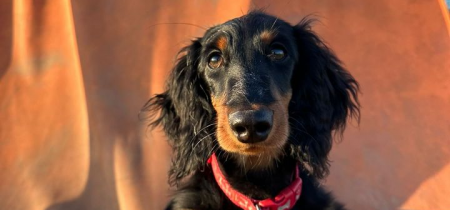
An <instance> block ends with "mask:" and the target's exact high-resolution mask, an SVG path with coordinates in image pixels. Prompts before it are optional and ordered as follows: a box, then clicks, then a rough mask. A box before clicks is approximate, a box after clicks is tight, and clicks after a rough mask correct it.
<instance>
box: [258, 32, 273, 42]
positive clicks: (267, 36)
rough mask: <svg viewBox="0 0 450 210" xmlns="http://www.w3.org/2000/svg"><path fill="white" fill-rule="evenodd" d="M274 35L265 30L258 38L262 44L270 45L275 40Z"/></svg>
mask: <svg viewBox="0 0 450 210" xmlns="http://www.w3.org/2000/svg"><path fill="white" fill-rule="evenodd" d="M275 35H276V33H275V32H274V31H268V30H265V31H263V32H262V33H261V34H259V38H260V39H261V41H262V42H263V43H264V44H266V45H270V44H271V43H272V41H273V39H274V38H275Z"/></svg>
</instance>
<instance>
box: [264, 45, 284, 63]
mask: <svg viewBox="0 0 450 210" xmlns="http://www.w3.org/2000/svg"><path fill="white" fill-rule="evenodd" d="M267 56H269V58H271V59H272V60H281V59H283V58H284V57H285V56H286V50H285V49H284V47H283V46H281V45H278V44H275V45H272V47H271V48H270V52H269V54H268V55H267Z"/></svg>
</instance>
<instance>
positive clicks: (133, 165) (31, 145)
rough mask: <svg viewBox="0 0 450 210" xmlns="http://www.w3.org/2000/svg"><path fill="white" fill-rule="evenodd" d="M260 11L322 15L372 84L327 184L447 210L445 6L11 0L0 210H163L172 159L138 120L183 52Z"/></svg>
mask: <svg viewBox="0 0 450 210" xmlns="http://www.w3.org/2000/svg"><path fill="white" fill-rule="evenodd" d="M250 8H266V10H267V11H268V12H269V13H272V14H275V15H278V16H280V17H282V18H284V19H286V20H288V21H290V22H291V23H295V22H297V21H299V20H300V19H301V18H302V17H303V16H305V15H308V14H315V15H316V16H317V17H318V18H319V19H320V20H321V23H318V24H317V25H316V27H315V30H316V31H317V32H318V33H319V34H320V35H321V36H322V37H323V38H324V39H325V40H326V41H327V42H328V43H329V45H330V46H331V47H332V48H333V49H334V50H335V51H336V53H337V54H338V56H339V57H340V58H341V59H342V60H343V62H344V63H345V64H346V66H347V68H348V69H349V70H350V71H351V72H352V74H353V75H354V76H355V77H356V78H357V80H358V81H359V82H360V83H361V86H362V96H361V103H362V107H363V108H362V120H361V124H360V126H359V127H356V126H351V125H350V126H348V129H347V132H346V133H345V136H344V140H343V142H340V143H338V144H335V147H334V149H333V151H332V156H331V159H332V160H333V163H332V168H331V175H330V176H329V178H328V179H327V180H326V181H325V182H324V184H325V185H327V186H328V187H329V188H330V189H332V190H333V191H334V193H335V195H336V196H337V197H338V198H339V199H340V200H341V201H343V202H344V203H346V204H347V206H348V207H349V208H350V209H377V210H378V209H426V210H446V209H450V199H448V198H447V197H448V195H450V179H449V178H448V177H450V147H449V146H448V144H449V142H450V112H449V109H450V108H449V107H450V82H449V80H450V59H449V58H450V21H449V18H448V12H447V9H446V8H445V5H444V2H443V1H441V0H417V1H390V0H377V1H375V0H374V1H360V0H345V1H344V0H339V1H331V0H329V1H314V0H300V1H279V2H274V1H268V0H256V1H244V0H242V1H233V3H232V4H231V3H229V1H220V0H218V1H211V0H199V1H181V0H174V1H144V0H126V1H125V0H122V1H104V0H103V1H102V0H99V1H89V0H77V1H68V0H58V1H52V0H38V1H26V0H14V1H13V0H4V1H1V2H0V28H1V30H0V55H1V56H0V209H46V210H60V209H61V210H62V209H64V210H65V209H95V210H97V209H108V210H109V209H127V210H128V209H161V208H163V206H164V204H165V202H166V201H167V199H168V195H169V192H168V185H167V181H166V179H167V177H166V172H167V170H168V165H169V160H170V149H169V148H168V146H167V144H166V142H165V139H164V136H163V135H162V133H161V132H160V131H153V132H149V131H148V130H147V129H146V126H145V123H142V122H140V121H139V119H138V111H139V110H140V108H141V107H142V105H143V104H144V103H145V102H146V100H147V99H148V98H149V97H150V95H152V94H154V93H157V92H161V91H162V87H163V86H162V85H163V83H164V79H165V78H166V76H167V74H168V70H169V69H170V66H171V65H172V64H173V62H174V58H175V54H176V52H177V51H178V50H179V49H180V48H181V47H182V46H184V45H186V44H189V40H190V39H191V38H193V37H196V36H201V35H202V33H203V32H204V29H202V28H207V27H209V26H212V25H214V24H217V23H221V22H224V21H226V20H228V19H230V18H234V17H237V16H240V15H242V14H243V13H245V12H246V11H248V10H249V9H250ZM171 23H188V24H171ZM191 24H194V25H199V26H200V27H196V26H192V25H191ZM353 124H356V123H354V122H353Z"/></svg>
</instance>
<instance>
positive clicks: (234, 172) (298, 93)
mask: <svg viewBox="0 0 450 210" xmlns="http://www.w3.org/2000/svg"><path fill="white" fill-rule="evenodd" d="M310 24H311V20H310V19H307V18H305V19H303V20H302V21H300V23H298V24H297V25H295V26H291V25H290V24H288V23H286V22H285V21H282V20H280V19H278V18H276V17H273V16H270V15H267V14H264V13H263V12H259V11H255V12H250V13H249V14H247V15H244V16H242V17H239V18H236V19H233V20H230V21H228V22H226V23H224V24H221V25H218V26H214V27H212V28H210V29H209V30H207V31H206V33H205V35H204V36H203V37H201V38H198V39H196V40H194V41H193V42H192V44H191V45H190V46H187V47H185V48H183V49H182V50H181V52H180V53H181V54H182V56H181V58H179V60H178V62H177V64H176V66H175V67H174V68H173V70H172V73H171V76H170V78H169V79H168V83H167V90H166V91H165V92H164V93H162V94H158V95H156V96H155V97H153V98H151V99H150V101H149V102H148V103H147V104H146V105H145V106H144V110H146V111H151V113H156V112H159V113H160V115H159V116H157V117H155V118H154V119H153V121H152V125H154V126H156V125H162V127H163V128H164V131H165V133H166V134H167V136H168V138H169V140H170V143H171V145H172V147H173V151H174V157H173V160H172V166H171V169H170V172H169V175H170V184H171V185H176V186H177V187H178V190H177V191H176V192H175V194H174V196H173V198H172V200H171V201H170V203H169V204H168V206H167V209H196V210H199V209H238V207H237V206H235V205H234V204H233V203H231V201H230V200H228V198H227V197H226V196H225V195H224V194H223V192H222V191H221V190H220V189H219V188H218V185H217V184H216V181H215V180H214V177H213V175H212V171H211V168H210V167H209V166H208V165H207V163H206V162H207V159H208V157H209V156H210V155H211V154H212V152H215V153H216V154H217V156H218V160H219V163H220V165H221V168H222V171H223V172H224V174H225V175H226V176H227V179H228V180H229V182H230V183H231V185H232V186H233V187H234V188H235V189H237V190H239V191H240V192H242V193H243V194H245V195H247V196H249V197H251V198H253V199H266V198H269V197H273V196H275V195H277V194H278V193H279V192H280V190H282V189H283V188H285V187H286V186H288V185H289V184H290V183H291V181H292V173H293V171H294V167H296V165H297V164H299V166H300V170H301V178H302V179H303V188H302V195H301V197H300V199H299V200H298V201H297V203H296V205H295V207H294V209H302V210H305V209H329V210H331V209H343V206H342V205H341V204H339V203H337V202H336V201H334V199H333V198H332V196H331V195H330V194H329V193H327V192H326V191H325V190H323V189H322V188H321V187H320V186H319V185H320V184H319V181H318V180H320V179H322V178H324V177H325V176H326V175H327V174H328V171H329V170H328V167H329V163H328V153H329V152H330V149H331V146H332V142H333V140H332V138H333V136H334V134H336V133H337V134H338V135H339V134H342V132H343V130H344V128H345V125H346V121H347V118H348V117H352V116H353V117H355V118H357V119H358V120H359V103H358V98H357V93H358V89H359V86H358V83H357V82H356V81H355V79H354V78H353V77H352V76H351V75H350V74H349V73H348V71H346V70H345V69H344V68H343V67H342V66H341V64H340V61H339V60H338V59H337V58H336V56H335V55H334V53H333V52H332V51H331V50H330V49H329V48H328V47H327V46H326V45H325V44H324V42H322V41H321V39H320V38H319V37H318V36H317V35H316V34H315V33H314V32H313V31H312V30H311V28H310ZM240 110H269V111H270V112H271V113H273V125H272V128H271V131H270V134H269V136H268V137H267V139H265V140H264V141H262V142H257V143H243V142H241V141H239V140H238V139H237V137H236V134H235V133H233V131H232V130H231V129H230V125H229V122H228V117H229V114H230V113H232V112H236V111H240Z"/></svg>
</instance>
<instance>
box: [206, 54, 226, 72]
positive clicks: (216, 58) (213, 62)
mask: <svg viewBox="0 0 450 210" xmlns="http://www.w3.org/2000/svg"><path fill="white" fill-rule="evenodd" d="M222 63H223V58H222V56H221V55H220V54H219V53H213V54H212V55H211V56H209V61H208V66H209V67H210V68H212V69H216V68H219V67H220V66H222Z"/></svg>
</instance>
